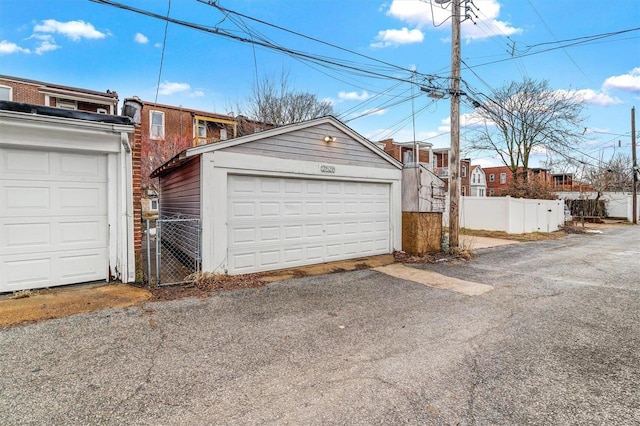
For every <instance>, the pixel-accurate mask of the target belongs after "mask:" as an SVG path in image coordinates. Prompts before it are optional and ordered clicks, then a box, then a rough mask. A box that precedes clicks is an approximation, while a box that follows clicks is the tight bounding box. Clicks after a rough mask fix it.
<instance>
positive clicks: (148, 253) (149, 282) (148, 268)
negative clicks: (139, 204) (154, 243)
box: [146, 219, 151, 287]
mask: <svg viewBox="0 0 640 426" xmlns="http://www.w3.org/2000/svg"><path fill="white" fill-rule="evenodd" d="M146 222H147V285H148V286H149V287H151V221H150V220H149V219H147V220H146Z"/></svg>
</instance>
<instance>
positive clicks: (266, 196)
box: [227, 175, 391, 274]
mask: <svg viewBox="0 0 640 426" xmlns="http://www.w3.org/2000/svg"><path fill="white" fill-rule="evenodd" d="M227 186H228V188H227V193H228V201H227V209H228V211H227V218H228V219H227V220H228V261H229V264H228V267H229V273H232V274H238V273H248V272H258V271H266V270H274V269H281V268H287V267H294V266H302V265H309V264H314V263H322V262H328V261H335V260H342V259H349V258H357V257H363V256H370V255H377V254H385V253H390V251H391V248H390V247H391V244H390V185H389V184H385V183H370V182H351V181H328V180H315V179H297V178H284V177H262V176H240V175H229V178H228V185H227Z"/></svg>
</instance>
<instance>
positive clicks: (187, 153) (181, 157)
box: [151, 115, 402, 177]
mask: <svg viewBox="0 0 640 426" xmlns="http://www.w3.org/2000/svg"><path fill="white" fill-rule="evenodd" d="M322 124H330V125H332V126H334V127H336V129H337V130H339V131H342V132H343V133H345V134H347V135H348V136H350V137H351V138H352V139H353V140H354V141H356V142H358V143H360V144H361V145H362V146H363V147H365V148H367V149H368V150H370V151H371V152H372V153H374V154H375V155H377V156H379V157H381V158H382V159H384V160H385V161H387V162H388V163H390V164H392V165H393V166H395V167H397V168H399V169H401V168H402V163H400V162H399V161H397V160H396V159H394V158H393V157H391V156H390V155H389V154H387V153H386V152H384V150H382V149H380V148H379V147H378V146H376V145H375V144H374V143H373V142H371V141H369V140H368V139H366V138H365V137H364V136H362V135H360V134H359V133H357V132H356V131H355V130H353V129H352V128H350V127H349V126H347V125H346V124H344V123H343V122H341V121H340V120H338V119H337V118H335V117H333V116H331V115H327V116H324V117H320V118H315V119H312V120H308V121H304V122H301V123H295V124H289V125H286V126H282V127H276V128H273V129H269V130H264V131H262V132H259V133H254V134H251V135H246V136H240V137H238V138H234V139H228V140H226V141H222V142H215V143H211V144H207V145H201V146H197V147H193V148H188V149H186V150H184V151H182V152H181V153H179V154H178V155H176V156H175V157H173V158H172V159H170V160H169V161H167V162H166V163H165V164H163V165H162V166H160V167H158V168H157V169H156V170H154V171H153V172H152V173H151V177H157V176H159V175H160V174H163V173H164V172H166V171H169V170H171V169H173V168H175V167H178V166H179V165H180V164H182V163H183V162H185V161H186V160H187V159H189V158H191V157H194V156H197V155H201V154H204V153H206V152H213V151H218V150H223V149H226V148H231V147H234V146H238V145H242V144H246V143H250V142H255V141H260V140H264V139H268V138H272V137H274V136H279V135H282V134H286V133H292V132H296V131H299V130H303V129H307V128H311V127H315V126H319V125H322Z"/></svg>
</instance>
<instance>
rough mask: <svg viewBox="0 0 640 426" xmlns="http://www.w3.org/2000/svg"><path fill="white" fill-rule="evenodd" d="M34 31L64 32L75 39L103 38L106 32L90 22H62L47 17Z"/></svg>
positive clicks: (63, 33)
mask: <svg viewBox="0 0 640 426" xmlns="http://www.w3.org/2000/svg"><path fill="white" fill-rule="evenodd" d="M33 31H35V32H39V33H54V34H62V35H64V36H66V37H69V38H70V39H71V40H73V41H79V40H80V39H83V38H86V39H102V38H105V36H106V34H105V33H102V32H100V31H98V30H96V29H95V27H94V26H93V25H92V24H90V23H89V22H84V21H67V22H60V21H56V20H55V19H45V20H44V21H42V23H41V24H39V25H36V26H35V27H34V28H33Z"/></svg>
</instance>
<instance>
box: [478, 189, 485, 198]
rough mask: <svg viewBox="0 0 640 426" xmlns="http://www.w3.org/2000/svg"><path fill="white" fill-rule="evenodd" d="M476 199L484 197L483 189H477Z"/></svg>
mask: <svg viewBox="0 0 640 426" xmlns="http://www.w3.org/2000/svg"><path fill="white" fill-rule="evenodd" d="M478 197H484V188H480V189H478Z"/></svg>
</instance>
